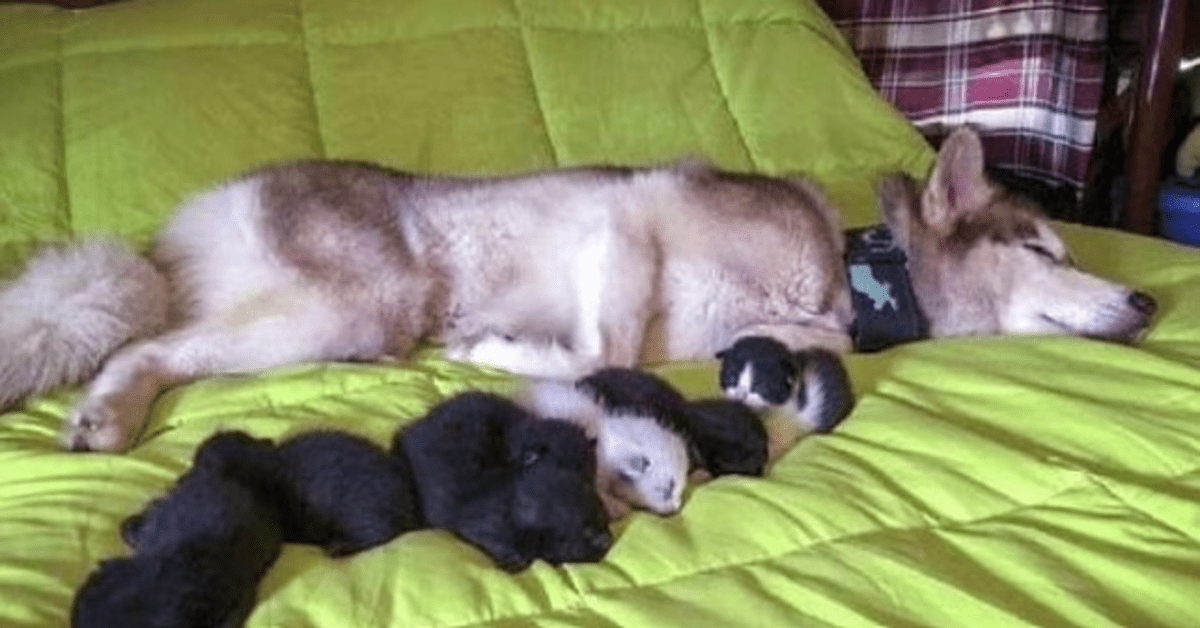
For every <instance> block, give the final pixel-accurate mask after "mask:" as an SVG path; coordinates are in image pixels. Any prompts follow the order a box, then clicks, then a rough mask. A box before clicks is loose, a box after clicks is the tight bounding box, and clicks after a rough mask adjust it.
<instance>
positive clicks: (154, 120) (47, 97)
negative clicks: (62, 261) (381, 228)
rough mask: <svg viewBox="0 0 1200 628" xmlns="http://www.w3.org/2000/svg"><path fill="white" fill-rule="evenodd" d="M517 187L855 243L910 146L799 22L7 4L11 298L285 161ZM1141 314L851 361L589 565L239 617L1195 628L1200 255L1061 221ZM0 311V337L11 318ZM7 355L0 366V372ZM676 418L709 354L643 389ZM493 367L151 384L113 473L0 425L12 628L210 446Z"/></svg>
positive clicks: (296, 597) (415, 569)
mask: <svg viewBox="0 0 1200 628" xmlns="http://www.w3.org/2000/svg"><path fill="white" fill-rule="evenodd" d="M322 155H323V156H330V157H350V158H362V159H371V160H376V161H380V162H384V163H387V164H389V165H392V166H396V167H401V168H405V169H410V170H417V171H425V172H444V173H459V174H470V173H503V172H518V171H527V170H532V169H537V168H545V167H551V166H556V165H577V164H585V163H611V164H646V163H654V162H660V161H664V160H668V159H673V158H675V157H678V156H680V155H704V156H707V157H708V158H710V159H712V160H714V161H716V162H718V163H719V164H721V165H722V166H725V167H728V168H733V169H741V170H756V171H763V172H772V173H777V172H785V171H803V172H808V173H811V174H813V175H815V176H816V177H817V178H818V179H820V180H821V181H822V182H823V183H824V184H825V185H826V186H827V187H828V188H829V190H830V192H831V194H832V196H833V197H834V198H835V199H836V200H837V201H838V202H839V203H840V204H841V205H842V206H843V207H844V208H845V211H846V215H847V222H848V223H854V224H858V223H864V222H868V221H871V220H872V219H873V212H874V209H873V207H872V202H871V193H870V186H871V182H872V181H873V179H874V177H875V175H876V174H877V173H879V172H881V171H886V170H893V169H903V170H908V171H910V172H913V173H914V174H923V173H924V172H925V170H926V169H927V167H928V165H929V163H930V158H931V153H930V150H929V148H928V147H927V146H925V145H924V144H923V143H922V141H921V139H920V137H919V136H918V135H917V134H916V133H915V132H914V131H913V130H912V129H911V128H910V127H909V126H908V125H907V124H906V123H904V122H903V121H902V120H901V119H900V118H898V117H897V116H896V114H895V113H894V112H893V111H892V110H891V109H890V108H889V107H888V106H887V105H886V104H884V103H882V102H881V101H880V100H879V99H878V98H877V97H876V96H875V95H874V93H873V91H872V90H871V88H870V86H869V85H868V84H867V83H866V82H865V80H864V79H863V78H862V76H861V75H860V73H859V70H858V66H857V63H856V62H855V61H854V59H853V58H852V56H851V55H850V53H849V50H848V48H847V47H846V46H845V44H844V43H843V42H842V40H841V39H840V37H839V36H838V34H837V32H836V30H835V29H833V28H832V26H831V24H830V23H829V21H828V20H827V19H826V18H825V17H824V16H823V15H822V14H821V13H820V12H819V10H817V9H815V8H814V5H812V4H811V3H806V2H797V1H788V0H724V1H722V0H679V1H674V0H655V1H654V2H646V1H645V0H607V1H593V2H582V1H565V0H542V1H535V0H453V1H446V0H425V1H417V0H409V1H405V2H398V1H393V0H130V1H127V2H123V3H120V4H116V5H112V6H108V7H105V8H100V9H94V10H88V11H78V12H71V11H61V10H56V9H51V8H45V7H34V6H12V5H3V6H0V275H2V274H7V273H8V272H10V271H11V272H15V270H16V269H17V268H18V265H19V262H20V260H21V259H22V258H23V257H24V256H25V255H26V254H28V252H29V251H30V250H32V248H33V247H35V246H36V245H37V244H38V243H40V242H45V241H53V240H63V239H67V238H70V237H72V236H75V235H77V234H83V233H97V232H115V233H120V234H123V235H126V236H129V237H132V238H134V239H135V241H137V242H138V243H145V242H146V241H147V240H148V239H149V237H150V236H151V234H152V233H153V231H154V230H155V228H156V227H157V225H159V224H160V223H161V221H162V220H163V218H164V216H165V215H167V214H168V213H169V212H170V211H171V208H172V207H173V206H174V205H175V204H176V203H177V202H179V200H180V199H181V198H184V197H185V196H186V195H187V194H188V193H190V192H191V191H194V190H196V189H199V188H201V187H203V186H205V185H208V184H210V183H212V182H214V181H217V180H220V179H221V178H224V177H227V176H230V175H232V174H235V173H237V172H239V171H241V170H244V169H247V168H249V167H252V166H254V165H256V164H259V163H262V162H265V161H270V160H273V159H280V158H292V157H299V156H322ZM1063 231H1064V233H1065V235H1066V236H1067V238H1068V240H1069V242H1070V243H1071V244H1072V246H1073V248H1074V253H1075V257H1076V258H1077V259H1078V261H1079V262H1080V264H1081V265H1083V266H1085V267H1088V268H1092V269H1095V270H1098V271H1101V272H1103V273H1105V274H1107V275H1109V276H1111V277H1113V278H1115V279H1118V280H1122V281H1125V282H1128V283H1131V284H1135V285H1137V286H1139V287H1141V288H1143V289H1145V290H1147V291H1149V292H1151V293H1152V294H1154V295H1155V296H1156V297H1158V299H1159V301H1160V304H1161V306H1162V313H1161V316H1160V319H1159V321H1158V322H1157V324H1156V325H1155V327H1154V329H1153V331H1152V333H1151V334H1150V336H1149V338H1148V339H1147V340H1146V342H1145V343H1144V344H1143V345H1141V346H1139V347H1126V346H1119V345H1114V344H1107V343H1101V342H1093V341H1088V340H1082V339H1073V338H1057V339H1047V338H1021V339H1013V338H1006V339H1000V338H989V339H961V340H950V341H930V342H921V343H915V344H911V345H907V346H904V347H900V348H896V349H892V350H889V351H886V352H883V353H879V354H873V355H854V356H850V357H849V359H848V360H849V367H850V370H851V373H852V376H853V378H854V384H855V387H856V389H857V392H858V394H859V403H858V406H857V407H856V409H855V410H854V412H853V414H852V415H851V416H850V418H849V419H848V420H847V421H846V423H845V424H844V425H843V426H842V427H840V428H839V429H838V431H837V432H836V433H834V434H832V435H828V436H818V437H811V438H807V439H804V440H802V441H800V442H799V443H797V444H796V446H795V447H793V448H792V449H791V450H790V451H789V452H788V453H787V454H786V455H785V456H784V457H783V458H782V459H780V460H779V462H778V463H777V464H776V465H774V466H773V467H772V468H771V469H770V471H769V474H768V476H767V477H765V478H761V479H752V478H738V477H726V478H721V479H719V480H716V481H713V482H709V483H707V484H701V485H696V486H693V487H692V488H690V489H689V491H688V492H687V494H686V499H685V505H684V508H683V510H682V511H681V512H680V513H679V514H678V515H677V516H674V517H670V518H662V517H658V516H654V515H650V514H635V515H632V516H630V517H628V518H626V519H624V520H622V521H620V522H619V523H618V524H617V525H616V532H617V537H618V538H617V542H616V544H615V546H614V547H613V549H612V551H611V552H610V553H609V555H608V557H607V558H606V559H605V560H604V561H603V562H601V563H599V564H595V565H568V566H564V567H560V568H554V567H550V566H548V565H546V564H544V563H537V564H535V565H534V566H533V567H531V568H530V569H528V570H527V571H525V572H523V573H521V574H518V575H509V574H506V573H504V572H502V571H500V570H498V569H496V568H495V567H493V566H492V564H491V563H490V561H488V560H487V558H486V557H485V556H484V555H483V554H481V553H480V552H478V551H476V550H475V549H473V548H471V547H470V546H468V545H466V544H463V543H460V542H458V541H456V540H455V539H454V538H453V537H452V536H450V535H449V534H447V533H444V532H437V531H422V532H417V533H411V534H407V535H404V536H402V537H400V538H398V539H396V540H395V541H393V542H392V543H389V544H387V545H385V546H382V547H379V548H376V549H373V550H370V551H368V552H365V553H362V554H359V555H357V556H354V557H351V558H345V559H329V558H326V557H324V556H323V555H322V554H321V553H320V552H319V551H317V550H315V549H313V548H310V547H305V546H288V547H286V549H285V551H284V553H283V556H282V558H281V559H280V560H279V562H278V563H277V564H276V565H275V566H274V567H273V568H272V570H271V572H270V573H269V574H268V576H267V578H266V580H265V581H264V583H263V585H262V587H261V589H260V592H259V597H260V603H259V606H258V608H257V609H256V610H255V612H254V614H253V615H252V616H251V618H250V622H249V625H250V626H252V627H265V626H280V627H288V628H291V627H299V626H322V627H334V626H339V627H341V626H346V627H349V626H354V627H363V626H473V625H495V626H516V625H532V624H536V625H545V626H568V625H569V626H589V627H591V626H614V627H621V628H625V627H631V628H632V627H641V626H646V627H658V626H668V625H680V626H683V625H686V626H785V625H786V626H795V625H839V626H877V625H886V626H908V625H939V626H1012V625H1021V624H1028V625H1037V626H1055V625H1074V626H1103V625H1114V626H1152V625H1175V626H1186V625H1189V624H1191V623H1192V622H1194V615H1195V612H1194V609H1195V608H1196V600H1197V599H1200V543H1198V540H1197V538H1198V536H1200V533H1198V532H1197V531H1198V530H1200V470H1198V467H1200V462H1197V460H1198V459H1200V455H1198V452H1200V394H1197V393H1198V388H1200V325H1197V324H1195V323H1194V316H1195V312H1197V311H1200V255H1197V254H1196V252H1195V251H1194V250H1192V249H1186V248H1183V247H1179V246H1175V245H1171V244H1167V243H1163V242H1160V241H1155V240H1150V239H1146V238H1141V237H1136V236H1131V235H1127V234H1121V233H1116V232H1112V231H1103V230H1095V229H1085V228H1080V227H1068V226H1064V227H1063ZM3 315H4V313H3V312H0V316H3ZM0 350H2V348H0ZM655 368H656V370H658V372H660V373H663V374H665V375H666V376H667V377H668V378H670V379H671V381H673V382H675V383H676V384H678V385H679V386H680V387H681V388H683V389H684V390H685V391H686V392H687V393H688V394H689V395H691V396H701V395H713V394H715V393H716V381H715V380H716V376H715V373H716V371H715V363H714V362H711V361H704V362H697V363H675V364H664V365H656V366H655ZM509 381H510V380H509V379H508V377H507V376H505V375H504V374H502V373H497V372H489V371H485V370H482V369H478V368H474V367H470V366H466V365H461V364H456V363H453V362H450V361H447V360H445V359H443V358H442V357H440V355H439V353H438V351H437V349H436V348H428V349H425V350H423V351H421V352H420V353H419V354H418V355H416V356H415V357H414V358H413V359H412V360H411V361H409V362H404V363H396V364H381V365H367V364H311V365H300V366H294V367H290V368H285V369H278V370H274V371H271V372H268V373H263V374H261V375H255V376H250V377H237V378H233V377H226V378H210V379H205V380H202V381H198V382H195V383H192V384H188V385H185V386H180V387H178V388H175V389H173V390H171V391H170V392H168V393H166V394H165V395H164V396H163V397H162V398H160V400H159V401H158V403H157V404H156V405H155V408H154V411H153V415H152V418H151V420H150V422H149V425H148V427H147V429H146V432H145V433H144V434H143V435H142V437H141V439H140V441H139V444H138V446H137V447H136V448H135V449H133V450H132V451H131V452H129V453H127V454H123V455H107V454H71V453H65V452H63V451H61V449H60V447H59V445H58V442H57V434H58V430H59V423H60V422H61V420H62V417H63V415H64V413H65V411H66V409H67V408H68V407H69V404H70V403H71V402H72V400H73V399H74V397H75V395H76V394H77V392H78V391H77V390H76V389H70V388H68V389H63V390H59V391H56V392H54V393H52V394H50V395H46V396H42V397H39V398H36V399H32V400H30V401H29V402H28V403H26V404H24V405H23V406H21V407H18V408H14V409H10V410H8V411H5V412H4V413H3V414H0V626H4V627H5V628H8V627H13V628H15V627H24V626H39V627H40V626H47V627H49V626H63V625H65V623H66V617H67V613H68V611H69V608H70V604H71V599H72V595H73V592H74V589H75V588H76V587H77V586H78V585H79V583H80V582H81V581H82V579H83V578H84V577H85V575H86V574H87V573H88V572H89V570H90V569H91V568H92V567H93V566H94V564H95V563H96V561H98V560H100V559H102V558H106V557H110V556H115V555H119V554H122V553H123V552H124V551H125V549H124V547H123V546H122V543H121V541H120V539H119V537H118V535H117V525H118V523H119V522H120V521H121V520H122V519H123V518H124V517H125V516H127V515H128V514H130V513H131V512H134V511H135V510H138V509H139V508H140V507H141V506H142V505H143V504H144V503H145V502H146V500H148V499H149V498H151V497H153V496H154V495H155V494H157V493H158V492H159V491H161V490H162V489H163V488H164V487H166V486H167V485H169V483H170V482H171V481H172V480H173V479H174V477H175V476H176V475H177V474H178V473H179V472H180V471H181V470H182V469H184V468H185V467H186V465H187V463H188V461H189V459H190V456H191V453H192V451H193V450H194V449H195V447H196V445H197V444H198V443H199V442H200V441H201V440H203V439H204V438H205V437H206V436H207V435H209V434H210V433H211V432H212V431H213V430H216V429H220V428H241V429H246V430H249V431H251V432H253V433H255V434H259V435H262V436H272V437H274V436H280V435H285V434H290V433H294V432H297V431H301V430H306V429H311V428H314V427H318V426H320V427H337V428H341V429H346V430H351V431H354V432H358V433H361V434H365V435H367V436H369V437H372V438H374V439H376V440H378V441H380V442H385V441H386V440H387V439H388V438H389V437H390V435H391V433H392V432H393V431H394V430H395V429H396V428H397V426H398V425H401V424H403V423H404V422H406V421H409V420H411V419H413V418H416V417H418V416H420V415H421V414H422V413H423V412H424V411H425V410H426V409H427V408H428V407H429V406H430V405H431V404H433V403H435V402H436V401H437V400H439V399H442V398H444V397H445V396H446V395H449V394H452V393H454V392H456V391H460V390H464V389H467V388H478V387H483V388H489V389H495V390H504V389H505V388H506V386H507V385H508V383H509Z"/></svg>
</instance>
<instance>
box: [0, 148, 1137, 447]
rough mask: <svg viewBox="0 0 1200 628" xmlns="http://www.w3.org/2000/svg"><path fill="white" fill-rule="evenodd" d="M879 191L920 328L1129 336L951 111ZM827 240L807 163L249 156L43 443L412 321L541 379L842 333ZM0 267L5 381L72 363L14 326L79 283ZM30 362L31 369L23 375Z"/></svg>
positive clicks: (1117, 294) (206, 200) (75, 437)
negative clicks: (491, 168) (143, 314)
mask: <svg viewBox="0 0 1200 628" xmlns="http://www.w3.org/2000/svg"><path fill="white" fill-rule="evenodd" d="M881 196H882V197H883V202H882V205H883V209H884V217H885V219H886V221H887V223H888V225H889V226H890V227H891V230H892V231H893V232H894V235H895V239H896V241H897V242H898V243H899V244H900V245H901V247H902V248H903V249H904V251H905V252H906V253H907V257H908V270H909V273H910V274H911V276H912V284H913V290H914V292H915V296H916V300H917V301H918V303H919V306H920V309H921V311H922V312H923V314H924V316H925V318H926V320H927V323H928V329H929V331H930V333H931V334H932V335H933V336H953V335H964V334H1011V333H1024V334H1029V333H1039V334H1040V333H1050V334H1077V335H1086V336H1094V337H1098V338H1106V339H1113V340H1120V341H1133V340H1135V339H1137V338H1138V337H1139V336H1140V334H1141V332H1142V331H1143V330H1144V329H1145V328H1146V326H1147V325H1148V323H1149V321H1150V318H1151V316H1152V314H1153V313H1154V309H1155V304H1154V301H1153V299H1151V298H1150V297H1149V296H1147V295H1145V294H1143V293H1141V292H1138V291H1135V290H1132V289H1130V288H1128V287H1125V286H1121V285H1117V284H1115V283H1112V282H1110V281H1106V280H1104V279H1100V278H1098V277H1095V276H1093V275H1090V274H1088V273H1086V272H1084V271H1082V270H1080V269H1078V268H1076V267H1074V266H1073V265H1072V264H1071V263H1070V258H1069V256H1068V254H1067V251H1066V248H1065V246H1064V245H1063V243H1062V240H1061V239H1059V237H1058V236H1057V235H1055V233H1054V231H1053V229H1052V227H1051V225H1050V223H1049V222H1048V221H1047V220H1046V219H1045V218H1043V217H1042V216H1041V215H1040V214H1039V213H1038V211H1037V209H1036V208H1035V207H1033V206H1032V205H1030V204H1028V203H1027V202H1025V201H1023V200H1021V199H1020V198H1018V197H1016V196H1014V195H1011V194H1008V193H1005V192H1003V191H1002V190H1000V189H999V188H998V187H997V186H995V185H994V184H993V183H991V182H990V181H989V180H988V179H987V177H986V175H985V173H984V163H983V152H982V148H981V146H980V143H979V139H978V137H977V136H976V135H975V133H974V132H972V131H970V130H967V129H963V130H959V131H957V132H955V133H954V134H952V135H951V136H950V137H949V138H948V139H947V140H946V141H945V142H944V144H943V145H942V147H941V149H940V151H939V154H938V158H937V162H936V165H935V166H934V168H933V171H932V173H931V176H930V177H929V179H928V181H927V183H926V184H925V185H924V187H923V189H921V188H918V187H917V186H915V184H910V183H909V182H907V181H904V180H903V179H889V180H888V182H886V183H885V184H884V185H883V187H882V189H881ZM842 238H843V235H842V231H841V227H840V225H839V219H838V217H837V213H836V211H835V210H834V208H833V207H832V206H831V205H830V204H829V203H828V202H827V201H826V200H825V199H824V197H823V196H822V194H821V193H820V192H819V191H818V189H817V188H816V186H814V185H813V184H811V183H809V182H808V181H806V180H804V179H801V178H797V177H782V178H776V177H767V176H759V175H751V174H733V173H726V172H719V171H717V170H714V169H712V168H710V167H707V166H704V165H700V164H695V163H686V164H680V165H674V166H668V167H656V168H646V169H577V170H563V171H556V172H549V173H543V174H535V175H529V176H521V177H514V178H495V179H454V178H445V177H421V176H414V175H411V174H405V173H401V172H395V171H391V170H387V169H384V168H380V167H377V166H372V165H368V164H362V163H348V162H333V161H315V162H304V163H291V164H284V165H276V166H271V167H267V168H264V169H261V170H258V171H255V172H252V173H250V174H248V175H245V176H243V177H241V178H238V179H234V180H232V181H228V182H225V183H222V184H220V185H218V186H217V187H215V188H214V189H212V190H210V191H208V192H205V193H203V194H201V195H200V196H198V197H196V198H193V199H191V200H190V201H187V202H186V203H184V204H183V206H182V207H181V208H179V210H178V211H177V212H176V214H175V216H174V218H173V219H172V220H171V221H170V222H169V223H168V224H167V225H166V226H165V227H164V228H163V229H162V231H161V232H160V233H159V234H158V238H157V241H156V243H155V246H154V249H153V255H152V258H153V260H154V262H155V264H156V266H157V268H158V269H159V270H160V271H161V272H162V274H163V277H164V278H165V281H162V280H156V281H155V282H147V283H148V284H151V283H153V284H164V285H167V286H169V290H166V291H164V290H161V289H160V290H155V289H154V288H153V287H150V288H148V289H147V290H146V292H147V293H150V292H153V293H154V295H153V296H152V297H151V296H147V297H145V298H147V299H151V301H152V302H154V303H166V304H169V305H170V308H169V311H170V312H172V313H173V316H172V320H171V322H170V327H169V330H168V331H166V332H165V333H162V334H159V335H155V336H151V337H148V338H145V339H142V340H140V341H135V342H132V343H130V344H127V345H125V346H121V344H122V343H123V342H124V341H125V338H126V336H127V334H125V333H120V334H118V333H110V332H108V331H105V330H103V329H98V330H97V332H96V334H97V335H96V337H95V338H92V341H93V342H92V343H91V344H90V345H89V347H88V351H90V352H91V357H92V358H93V359H96V356H101V357H103V356H105V355H108V354H109V353H111V355H108V357H107V359H106V360H105V361H104V364H103V366H102V367H101V369H100V371H99V373H98V374H97V375H96V376H95V377H94V378H93V379H92V381H91V382H90V384H89V385H88V386H87V389H86V391H85V393H84V395H83V397H82V399H81V400H80V401H79V402H78V403H77V405H76V406H75V407H74V409H73V410H72V411H71V412H70V413H69V415H68V417H67V421H66V428H65V434H64V440H65V442H66V444H67V445H68V446H69V447H71V448H74V449H96V450H109V451H116V450H122V449H125V448H127V447H129V446H130V445H131V444H132V443H133V442H134V439H135V438H136V437H137V435H138V434H139V432H140V430H141V429H142V427H143V424H144V422H145V420H146V415H147V412H148V409H149V407H150V405H151V403H152V402H153V401H154V399H155V397H156V396H157V395H158V393H159V392H160V391H161V390H162V389H163V388H164V387H166V386H171V385H174V384H178V383H180V382H184V381H188V380H191V379H194V378H198V377H202V376H205V375H210V374H216V373H232V372H248V371H257V370H260V369H265V368H269V367H273V366H279V365H285V364H291V363H295V362H299V361H315V360H337V359H358V360H373V359H377V358H380V357H383V356H385V355H395V356H403V355H405V354H406V353H408V352H409V350H410V349H411V348H412V347H413V346H414V344H415V343H416V342H418V341H419V340H423V339H429V340H434V341H437V342H440V343H442V344H443V345H444V346H445V347H446V351H447V354H448V355H449V356H451V357H455V358H461V359H466V360H471V361H474V362H478V363H483V364H489V365H493V366H497V367H502V368H506V369H508V370H511V371H514V372H517V373H523V374H528V375H535V376H550V377H557V378H564V379H573V378H577V377H580V376H582V375H584V374H586V373H588V372H591V371H592V370H594V369H596V368H598V367H601V366H626V367H628V366H632V365H634V364H635V363H637V362H638V361H639V360H649V359H689V358H705V359H707V358H711V357H712V356H713V355H714V354H715V353H716V352H718V351H721V350H723V349H726V348H728V347H729V346H730V345H732V344H733V343H734V342H735V341H736V340H738V339H740V338H744V337H747V336H764V337H770V338H775V339H776V340H779V341H781V342H783V343H784V344H785V345H787V346H788V347H789V348H791V349H793V350H799V349H805V348H810V347H820V348H824V349H828V350H831V351H835V352H842V351H846V350H848V349H849V348H850V347H851V339H850V336H849V329H850V327H851V325H852V324H853V322H854V313H853V311H852V304H851V296H850V292H849V287H848V283H847V280H846V277H845V270H844V264H843V259H842V255H843V251H844V243H843V240H842ZM114 272H115V271H114ZM31 282H32V283H36V284H37V285H36V286H30V285H28V284H29V283H31ZM17 284H18V285H20V286H22V289H23V290H31V291H32V292H37V293H39V295H40V296H41V297H44V298H38V299H34V300H32V302H34V303H36V304H41V305H40V306H38V307H31V308H18V310H17V312H16V313H17V315H16V316H14V314H13V313H10V312H8V311H6V312H5V316H4V317H3V324H2V326H0V360H5V363H3V364H0V373H3V374H4V375H0V382H3V384H0V386H2V387H3V390H0V399H8V400H11V399H19V398H22V397H24V396H27V395H28V394H30V393H31V392H34V391H36V390H42V389H45V388H46V387H47V386H49V385H52V383H53V382H55V381H68V380H70V379H72V378H73V377H74V374H75V371H73V370H72V368H70V367H69V364H75V363H76V362H74V360H75V358H74V357H73V356H71V355H70V351H58V350H55V349H54V347H58V346H60V345H63V344H69V343H59V342H57V341H54V340H52V339H45V340H39V341H38V342H32V343H31V342H29V341H28V339H27V338H26V337H25V335H24V334H27V333H28V332H27V331H26V330H29V329H33V328H36V325H33V324H31V323H30V322H29V320H27V319H35V320H42V319H44V320H47V321H55V320H58V319H59V318H61V317H62V316H64V315H65V314H66V312H65V311H62V310H64V308H63V307H61V306H60V305H59V304H61V303H74V302H77V301H80V300H81V299H77V298H74V297H75V296H76V292H78V290H77V287H72V286H70V285H64V284H61V283H60V282H52V281H41V282H36V281H33V278H30V282H26V281H23V279H21V278H18V280H17ZM46 293H49V294H46ZM89 298H91V299H94V300H93V301H91V302H89V303H84V304H83V305H82V307H84V308H85V309H87V312H89V313H90V314H89V313H85V314H84V315H85V316H94V317H98V318H103V317H105V316H111V311H112V308H114V307H116V308H118V309H119V308H120V307H122V305H123V303H124V301H123V300H121V299H119V298H116V297H115V296H113V295H106V294H100V295H93V296H91V297H89ZM85 300H86V299H85ZM42 329H45V330H48V332H50V331H54V332H55V333H59V332H62V331H63V326H62V325H56V324H53V323H50V324H46V325H43V326H42ZM55 330H57V331H55ZM46 352H51V353H52V355H51V356H50V357H35V356H42V355H44V354H45V353H46ZM57 360H62V361H64V363H63V364H61V365H58V364H56V363H55V362H56V361H57ZM34 365H38V366H37V368H39V369H41V370H40V371H39V373H40V374H39V375H36V376H33V375H29V374H27V373H26V370H27V369H30V368H33V367H34ZM31 382H32V384H31Z"/></svg>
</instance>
